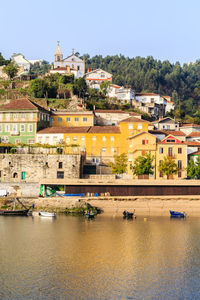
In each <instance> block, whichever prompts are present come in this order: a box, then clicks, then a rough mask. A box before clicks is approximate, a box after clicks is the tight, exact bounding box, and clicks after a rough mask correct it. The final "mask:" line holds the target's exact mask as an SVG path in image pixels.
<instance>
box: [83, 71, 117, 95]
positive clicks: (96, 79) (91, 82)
mask: <svg viewBox="0 0 200 300" xmlns="http://www.w3.org/2000/svg"><path fill="white" fill-rule="evenodd" d="M84 78H85V81H86V83H87V85H88V86H89V87H90V88H93V89H97V90H100V86H101V84H102V83H103V82H112V74H110V73H108V72H106V71H104V70H102V69H96V70H93V71H91V70H88V72H87V73H86V74H85V75H84Z"/></svg>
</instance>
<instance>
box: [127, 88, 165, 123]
mask: <svg viewBox="0 0 200 300" xmlns="http://www.w3.org/2000/svg"><path fill="white" fill-rule="evenodd" d="M133 104H134V105H135V106H136V107H138V108H139V109H140V110H141V111H143V112H145V113H147V114H150V115H151V116H153V117H155V118H156V119H157V118H159V117H163V116H164V115H165V113H166V105H167V100H166V98H164V97H162V96H161V95H158V94H155V93H136V94H135V101H133Z"/></svg>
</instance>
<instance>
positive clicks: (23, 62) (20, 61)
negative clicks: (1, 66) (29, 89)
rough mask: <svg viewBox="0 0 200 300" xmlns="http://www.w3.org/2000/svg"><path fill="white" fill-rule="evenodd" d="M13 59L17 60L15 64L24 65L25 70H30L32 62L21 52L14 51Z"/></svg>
mask: <svg viewBox="0 0 200 300" xmlns="http://www.w3.org/2000/svg"><path fill="white" fill-rule="evenodd" d="M11 59H12V61H14V62H15V64H16V65H17V66H19V67H23V68H24V72H27V73H28V72H29V71H30V67H31V64H30V62H29V61H28V60H27V59H25V57H24V56H23V55H22V54H21V53H18V54H16V53H14V54H13V55H12V57H11Z"/></svg>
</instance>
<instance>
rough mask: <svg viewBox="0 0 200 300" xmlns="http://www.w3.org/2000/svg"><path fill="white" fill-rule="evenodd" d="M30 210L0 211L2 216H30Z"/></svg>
mask: <svg viewBox="0 0 200 300" xmlns="http://www.w3.org/2000/svg"><path fill="white" fill-rule="evenodd" d="M28 212H29V209H21V210H0V216H28Z"/></svg>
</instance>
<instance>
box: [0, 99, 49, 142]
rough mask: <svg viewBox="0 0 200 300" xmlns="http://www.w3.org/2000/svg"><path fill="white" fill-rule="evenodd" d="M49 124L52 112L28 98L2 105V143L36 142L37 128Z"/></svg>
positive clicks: (0, 124)
mask: <svg viewBox="0 0 200 300" xmlns="http://www.w3.org/2000/svg"><path fill="white" fill-rule="evenodd" d="M49 124H50V112H49V111H47V110H46V109H44V108H42V107H40V106H39V105H37V104H36V103H33V102H31V101H29V100H28V99H26V98H22V99H17V100H11V101H10V103H8V104H5V105H3V106H1V107H0V140H1V143H11V144H18V143H24V144H31V143H34V142H35V136H36V132H37V130H39V129H41V128H44V127H47V126H49Z"/></svg>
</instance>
